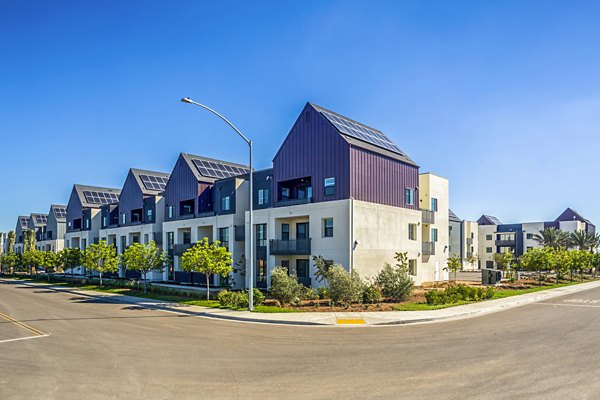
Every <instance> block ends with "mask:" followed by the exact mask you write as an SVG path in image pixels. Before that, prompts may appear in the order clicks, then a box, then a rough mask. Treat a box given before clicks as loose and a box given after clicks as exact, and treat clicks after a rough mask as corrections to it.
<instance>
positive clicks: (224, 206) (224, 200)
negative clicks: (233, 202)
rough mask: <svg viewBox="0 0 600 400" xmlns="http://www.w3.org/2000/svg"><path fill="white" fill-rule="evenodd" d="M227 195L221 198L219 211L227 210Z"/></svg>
mask: <svg viewBox="0 0 600 400" xmlns="http://www.w3.org/2000/svg"><path fill="white" fill-rule="evenodd" d="M229 206H230V204H229V196H225V197H223V198H221V211H229Z"/></svg>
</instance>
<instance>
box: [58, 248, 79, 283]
mask: <svg viewBox="0 0 600 400" xmlns="http://www.w3.org/2000/svg"><path fill="white" fill-rule="evenodd" d="M57 258H58V262H59V263H60V265H61V266H62V268H63V270H67V269H70V270H71V278H72V277H73V275H74V270H75V268H77V267H79V266H80V265H81V264H82V263H83V254H82V252H81V250H79V249H78V248H73V249H69V248H65V249H62V250H61V251H59V252H58V255H57Z"/></svg>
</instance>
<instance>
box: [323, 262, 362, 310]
mask: <svg viewBox="0 0 600 400" xmlns="http://www.w3.org/2000/svg"><path fill="white" fill-rule="evenodd" d="M362 293H363V282H362V280H361V279H360V276H359V275H358V272H356V271H355V270H353V271H352V272H348V271H346V270H345V269H344V267H342V266H341V265H334V266H333V267H332V268H331V273H330V275H329V294H330V296H331V300H332V301H333V303H334V304H342V305H345V306H349V305H350V304H352V303H358V302H360V301H362Z"/></svg>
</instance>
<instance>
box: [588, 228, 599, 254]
mask: <svg viewBox="0 0 600 400" xmlns="http://www.w3.org/2000/svg"><path fill="white" fill-rule="evenodd" d="M590 237H591V238H590V253H596V252H597V250H598V248H600V233H590Z"/></svg>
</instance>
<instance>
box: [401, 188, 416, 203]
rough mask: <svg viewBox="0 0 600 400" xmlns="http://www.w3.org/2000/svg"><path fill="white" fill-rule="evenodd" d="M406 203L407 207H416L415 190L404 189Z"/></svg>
mask: <svg viewBox="0 0 600 400" xmlns="http://www.w3.org/2000/svg"><path fill="white" fill-rule="evenodd" d="M404 203H406V205H407V206H413V205H415V191H414V190H413V189H409V188H406V189H404Z"/></svg>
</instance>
